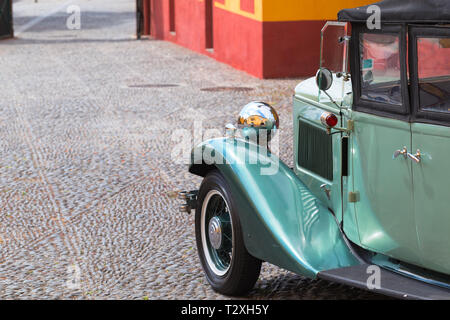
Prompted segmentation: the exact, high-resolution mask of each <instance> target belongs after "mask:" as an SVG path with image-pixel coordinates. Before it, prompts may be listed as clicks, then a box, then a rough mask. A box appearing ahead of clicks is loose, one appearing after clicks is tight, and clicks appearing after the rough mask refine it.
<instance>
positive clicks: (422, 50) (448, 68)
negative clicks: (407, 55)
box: [417, 37, 450, 113]
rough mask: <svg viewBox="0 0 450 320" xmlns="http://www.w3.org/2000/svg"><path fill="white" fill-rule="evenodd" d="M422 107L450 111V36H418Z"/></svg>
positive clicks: (436, 110) (418, 64) (425, 109)
mask: <svg viewBox="0 0 450 320" xmlns="http://www.w3.org/2000/svg"><path fill="white" fill-rule="evenodd" d="M417 67H418V76H419V88H420V90H419V92H420V95H419V99H420V109H422V110H424V111H434V112H445V113H450V38H429V37H419V38H417Z"/></svg>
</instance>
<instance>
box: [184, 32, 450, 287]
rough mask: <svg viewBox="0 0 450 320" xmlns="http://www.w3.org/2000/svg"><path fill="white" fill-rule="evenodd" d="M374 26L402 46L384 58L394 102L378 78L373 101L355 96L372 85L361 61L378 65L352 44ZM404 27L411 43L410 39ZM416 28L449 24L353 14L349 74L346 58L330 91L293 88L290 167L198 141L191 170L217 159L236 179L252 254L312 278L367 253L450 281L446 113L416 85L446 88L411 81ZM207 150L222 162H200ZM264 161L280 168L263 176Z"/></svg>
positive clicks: (237, 144)
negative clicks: (369, 23)
mask: <svg viewBox="0 0 450 320" xmlns="http://www.w3.org/2000/svg"><path fill="white" fill-rule="evenodd" d="M341 26H343V25H341ZM346 28H347V26H345V27H344V29H345V30H347V29H346ZM377 33H378V34H379V35H380V37H381V36H382V35H383V34H389V35H399V39H400V40H398V42H389V44H388V45H391V46H392V47H395V45H393V44H396V45H397V47H398V48H399V50H398V57H397V56H394V58H395V57H397V58H398V60H399V64H398V67H392V61H391V62H389V63H387V62H386V65H388V68H394V69H395V70H396V72H398V77H399V79H398V81H397V82H395V85H393V86H392V87H390V88H389V95H390V96H389V99H400V100H401V103H400V104H396V103H395V102H394V103H392V105H393V107H392V110H391V109H389V106H390V105H391V104H390V103H387V102H386V101H389V99H385V100H383V99H384V98H386V96H384V97H383V96H382V95H380V96H378V95H379V92H380V91H379V90H385V89H384V87H383V86H381V88H382V89H379V87H376V89H373V90H374V92H376V94H375V95H377V96H376V100H371V98H369V99H366V101H364V99H363V94H364V90H369V89H370V86H371V85H372V84H373V83H374V81H373V79H371V81H372V82H371V83H372V84H369V86H368V87H365V86H367V84H366V83H365V82H364V81H365V80H363V77H364V75H363V74H364V72H367V70H363V69H364V68H367V66H368V68H369V69H370V68H372V69H371V72H372V73H371V74H369V75H367V74H366V76H368V77H372V76H373V74H375V78H376V77H377V74H382V73H383V72H384V71H383V72H382V71H380V69H376V68H380V65H382V64H383V61H379V60H378V61H377V59H368V58H367V56H366V55H365V54H366V53H363V52H359V51H358V50H361V51H363V50H366V49H365V47H364V46H363V44H362V42H363V41H365V40H364V39H365V38H364V37H365V36H366V35H367V34H369V35H370V36H369V37H368V38H367V39H369V40H367V41H368V43H369V44H368V46H369V45H372V44H373V43H375V44H377V42H376V41H375V42H373V43H371V42H370V41H372V39H373V35H374V34H377ZM402 36H403V37H402ZM407 36H408V37H409V43H416V45H411V46H409V47H408V49H406V48H407V45H406V37H407ZM422 36H423V37H426V38H430V37H434V36H436V37H437V38H439V39H442V38H446V39H447V38H449V37H450V27H448V26H439V27H436V26H435V25H432V26H422V27H414V26H411V27H409V29H407V27H406V25H404V24H403V25H402V24H400V23H398V24H396V23H392V25H391V24H389V25H387V26H386V28H384V29H383V28H382V29H381V30H379V31H376V30H375V31H373V30H368V29H367V27H365V26H364V25H362V24H361V23H359V24H358V23H354V25H353V28H352V38H351V39H352V40H349V42H348V43H347V46H348V47H347V50H349V51H350V52H349V56H348V58H349V61H350V68H351V81H350V80H349V77H347V78H346V77H345V71H346V70H347V67H346V66H345V69H344V75H343V74H339V72H337V71H340V70H332V71H333V73H334V75H333V83H332V86H331V87H330V88H329V89H328V90H326V92H324V91H321V90H319V87H318V86H320V83H319V82H320V80H317V81H316V78H311V79H307V80H305V81H303V82H301V83H300V84H299V85H298V86H297V87H296V88H295V94H294V98H293V128H294V155H293V156H294V168H289V167H288V166H286V165H285V164H284V163H283V162H282V161H281V160H280V159H279V158H278V157H277V156H276V155H274V154H271V152H270V151H269V150H268V149H267V148H266V147H264V146H258V145H255V144H253V143H251V142H248V141H246V140H245V139H239V138H235V137H226V138H219V139H213V140H209V141H206V142H204V143H203V144H201V145H200V146H198V147H196V148H195V149H194V151H193V156H192V163H191V165H190V172H191V173H194V174H196V175H200V176H206V175H207V173H208V172H209V170H211V169H212V168H217V169H218V170H220V172H221V173H222V174H223V176H224V177H225V178H226V179H227V181H228V183H229V185H230V186H231V187H232V190H233V191H232V193H233V199H234V201H235V202H236V203H237V204H238V208H239V210H238V211H239V216H240V219H241V223H242V227H243V233H244V241H245V246H246V248H247V250H248V252H249V253H250V254H251V255H253V256H254V257H256V258H258V259H261V260H262V261H267V262H270V263H273V264H275V265H278V266H281V267H283V268H285V269H288V270H290V271H293V272H295V273H298V274H302V275H305V276H307V277H310V278H316V277H317V276H319V275H320V273H321V272H324V271H327V270H335V269H341V268H347V267H353V266H358V265H363V264H364V263H369V264H374V265H378V266H380V267H383V268H386V269H389V270H393V271H395V272H397V273H399V274H402V275H403V276H407V277H413V278H415V279H418V280H422V281H425V282H428V283H432V284H437V285H439V286H441V287H446V288H449V287H450V285H449V284H448V283H449V282H448V280H446V279H447V278H446V276H447V275H450V250H449V249H448V245H449V244H450V209H449V204H450V193H449V191H448V190H449V189H448V181H449V180H450V170H449V168H448V165H449V162H448V160H449V159H450V113H448V114H447V113H446V112H445V110H443V112H442V113H436V112H435V113H432V114H431V115H429V114H425V113H424V114H423V115H421V112H425V111H424V110H421V108H422V107H421V105H420V104H421V103H423V100H425V98H424V95H426V94H431V93H430V92H432V93H435V94H436V95H439V92H437V93H436V91H438V89H442V86H439V84H438V85H436V87H438V89H436V88H434V89H433V87H432V86H431V85H430V86H428V84H429V83H426V85H427V86H428V87H425V86H424V84H423V83H424V82H421V81H422V80H420V81H419V73H421V72H422V71H420V70H419V67H420V65H419V63H417V60H418V57H417V56H418V54H420V53H421V52H422V51H420V50H423V49H422V48H420V49H419V50H418V48H417V46H420V45H421V42H420V41H421V40H420V39H421V38H420V37H422ZM371 37H372V38H371ZM375 37H377V36H376V35H375ZM377 41H378V40H377ZM364 45H365V44H364ZM385 45H386V44H385V43H384V44H383V45H382V48H384V47H383V46H385ZM363 47H364V49H362V48H363ZM322 48H324V46H323V47H322ZM445 48H447V47H445ZM369 49H370V50H374V49H373V47H368V49H367V50H368V51H369ZM446 50H450V49H446ZM372 53H373V52H372ZM322 55H323V52H322ZM375 55H376V53H375ZM407 55H409V62H410V65H409V68H408V66H407V61H408V59H407ZM374 62H375V64H374ZM377 64H378V65H377ZM394 64H395V63H394ZM363 65H364V66H363ZM418 65H419V66H418ZM321 68H324V64H323V61H322V62H321ZM444 71H445V70H444ZM408 72H409V73H408ZM394 73H395V72H393V74H394ZM387 75H389V70H388V71H387V72H386V76H387ZM408 75H409V77H410V78H408ZM389 76H390V75H389ZM441 78H442V77H439V79H441ZM447 78H450V73H449V74H448V75H447ZM381 81H386V80H381ZM389 81H390V80H389ZM389 81H388V82H383V83H391V82H389ZM433 81H434V80H433ZM445 81H447V80H445ZM375 82H376V81H375ZM430 82H431V81H430ZM432 84H434V82H432ZM367 88H369V89H367ZM424 88H425V89H424ZM423 90H427V92H428V93H427V92H422V91H423ZM433 90H434V91H433ZM386 92H387V91H386ZM324 93H326V94H324ZM445 94H448V95H449V96H450V92H445ZM380 97H381V98H380ZM446 99H447V98H446ZM421 101H422V102H421ZM372 105H374V106H375V107H374V108H373V109H371V108H372V107H371V106H372ZM448 110H450V105H449V107H448ZM328 114H334V115H336V116H337V117H338V124H337V126H336V127H335V128H331V127H328V126H326V125H324V121H323V119H324V115H328ZM205 154H208V155H214V157H215V158H216V159H220V161H214V162H211V163H209V164H208V163H206V162H205V161H204V160H199V158H198V155H203V156H204V155H205ZM252 158H254V159H258V161H254V162H252V161H249V159H252ZM202 159H203V158H202ZM270 168H276V169H277V170H275V171H274V173H273V174H261V170H264V169H266V170H269V169H270Z"/></svg>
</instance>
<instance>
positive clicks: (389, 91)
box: [360, 33, 402, 105]
mask: <svg viewBox="0 0 450 320" xmlns="http://www.w3.org/2000/svg"><path fill="white" fill-rule="evenodd" d="M360 54H361V57H360V59H361V61H360V63H361V64H360V65H361V71H360V72H361V98H362V99H365V100H369V101H374V102H380V103H385V104H392V105H402V94H401V67H400V38H399V36H397V35H390V34H376V33H361V34H360Z"/></svg>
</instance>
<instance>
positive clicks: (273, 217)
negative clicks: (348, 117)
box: [189, 138, 360, 278]
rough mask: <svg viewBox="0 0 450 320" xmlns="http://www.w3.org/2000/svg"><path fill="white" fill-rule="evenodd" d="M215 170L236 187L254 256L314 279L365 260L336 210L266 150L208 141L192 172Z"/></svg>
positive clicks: (234, 194) (198, 151) (241, 143)
mask: <svg viewBox="0 0 450 320" xmlns="http://www.w3.org/2000/svg"><path fill="white" fill-rule="evenodd" d="M213 168H218V169H219V170H220V171H221V172H222V174H223V175H224V176H225V178H226V180H227V182H228V183H229V185H230V187H231V189H232V197H233V201H235V203H234V204H235V207H236V208H237V210H238V214H239V217H240V220H241V224H242V228H243V232H244V239H245V246H246V248H247V251H248V252H249V253H250V254H251V255H253V256H254V257H256V258H259V259H261V260H263V261H267V262H269V263H272V264H275V265H277V266H280V267H282V268H284V269H287V270H290V271H292V272H295V273H297V274H302V275H305V276H307V277H310V278H316V276H317V273H318V272H320V271H324V270H330V269H336V268H340V267H347V266H353V265H358V264H360V262H359V261H358V259H357V258H356V257H355V256H354V255H353V254H352V251H351V250H350V249H349V247H348V245H347V244H346V240H345V239H344V237H343V235H342V233H341V231H340V228H339V226H338V224H337V222H336V220H335V217H334V216H333V214H332V213H331V211H330V210H328V208H327V207H325V206H323V205H322V204H321V202H320V201H319V200H318V199H317V198H316V197H315V196H314V195H313V194H312V193H311V191H310V190H308V188H307V187H306V186H305V185H304V184H303V183H302V182H301V181H300V179H299V178H298V177H297V176H296V175H295V173H294V172H293V171H292V170H291V169H290V168H288V167H287V166H286V165H285V164H284V163H283V162H282V161H280V160H279V159H278V158H277V157H276V156H275V155H273V154H271V153H270V152H268V151H267V149H266V148H264V147H260V146H257V145H255V144H253V143H247V142H245V141H243V140H241V139H233V138H219V139H213V140H209V141H206V142H204V143H202V144H201V145H199V146H198V147H196V148H194V150H193V151H192V157H191V164H190V169H189V171H190V172H191V173H193V174H196V175H199V176H205V175H206V174H207V173H208V171H209V170H211V169H213ZM262 173H264V174H262Z"/></svg>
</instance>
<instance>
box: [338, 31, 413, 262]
mask: <svg viewBox="0 0 450 320" xmlns="http://www.w3.org/2000/svg"><path fill="white" fill-rule="evenodd" d="M352 44H353V45H352V52H353V53H354V56H353V58H352V70H353V72H352V76H353V82H354V106H353V110H354V111H353V113H352V116H351V117H352V119H353V120H354V132H353V133H352V134H351V145H352V150H351V153H352V161H353V185H352V190H353V191H352V193H351V194H350V199H349V200H350V201H351V202H353V203H354V210H355V213H356V221H357V228H358V232H359V238H360V239H359V240H360V245H361V246H363V247H365V248H367V249H369V250H371V251H375V252H378V253H382V254H385V255H388V256H390V257H393V258H396V259H398V260H402V261H405V262H409V263H414V264H420V255H419V250H418V240H417V233H416V223H415V217H414V207H413V205H414V202H413V180H412V175H411V170H412V163H411V161H409V160H408V158H407V157H406V154H407V151H409V150H411V125H410V122H409V119H410V111H409V110H410V109H409V94H408V82H407V75H406V74H407V67H406V30H405V28H404V27H401V26H383V27H382V29H381V30H368V29H366V28H365V26H357V27H355V28H354V30H353V34H352ZM345 228H346V221H345V220H344V230H346V229H345ZM346 232H347V231H346Z"/></svg>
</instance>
